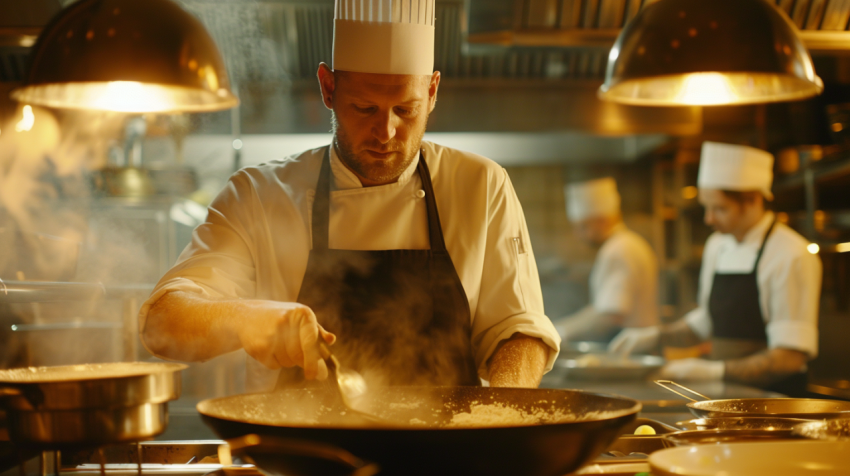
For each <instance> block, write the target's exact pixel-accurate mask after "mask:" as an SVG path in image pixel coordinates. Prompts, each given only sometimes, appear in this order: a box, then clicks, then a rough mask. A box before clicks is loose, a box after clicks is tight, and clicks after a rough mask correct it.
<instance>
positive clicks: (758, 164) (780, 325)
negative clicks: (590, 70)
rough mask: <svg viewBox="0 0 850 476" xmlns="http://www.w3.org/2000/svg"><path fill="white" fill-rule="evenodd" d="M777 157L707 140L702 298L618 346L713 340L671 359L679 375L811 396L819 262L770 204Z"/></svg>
mask: <svg viewBox="0 0 850 476" xmlns="http://www.w3.org/2000/svg"><path fill="white" fill-rule="evenodd" d="M772 181H773V156H772V155H771V154H769V153H767V152H765V151H763V150H759V149H755V148H752V147H746V146H740V145H730V144H721V143H715V142H705V143H704V144H703V147H702V160H701V162H700V168H699V176H698V186H699V200H700V203H701V204H702V205H703V206H704V207H705V222H706V224H708V225H710V226H712V227H713V228H714V229H715V230H716V231H715V233H714V234H712V235H711V236H710V237H709V238H708V241H707V242H706V245H705V251H704V253H703V261H702V269H701V273H700V286H699V297H698V301H699V307H697V308H696V309H694V310H693V311H691V312H690V313H689V314H687V315H686V316H685V317H684V318H683V319H680V320H679V321H677V322H675V323H673V324H671V325H668V326H661V327H659V326H655V327H649V328H646V329H639V330H626V331H623V333H621V334H620V335H618V336H617V337H616V338H615V339H614V340H613V341H612V342H611V346H610V348H611V350H613V351H615V352H623V353H629V352H645V351H649V350H652V349H655V348H657V347H658V346H659V344H660V345H670V346H678V347H686V346H689V345H693V344H696V343H699V342H700V341H703V340H706V339H711V344H712V346H711V347H712V350H711V360H703V359H685V360H678V361H673V362H671V363H669V364H667V365H666V366H665V367H664V368H663V369H662V373H663V375H664V377H666V378H670V379H673V380H722V379H724V380H728V381H734V382H740V383H745V384H750V385H755V386H758V387H761V388H765V389H768V390H774V391H778V392H780V393H785V394H787V395H791V396H801V395H805V392H806V364H807V362H808V361H809V360H810V359H813V358H814V357H815V356H816V355H817V352H818V327H817V316H818V301H819V299H820V285H821V263H820V260H819V259H818V257H817V256H815V255H813V254H811V253H809V252H808V250H807V245H808V242H807V241H806V240H805V239H804V238H803V237H802V236H800V235H799V234H797V233H796V232H795V231H793V230H792V229H790V228H789V227H787V226H785V225H784V224H782V223H779V222H777V220H776V215H775V214H774V213H772V212H770V211H768V210H766V209H765V200H772V199H773V194H772V193H771V191H770V189H771V185H772Z"/></svg>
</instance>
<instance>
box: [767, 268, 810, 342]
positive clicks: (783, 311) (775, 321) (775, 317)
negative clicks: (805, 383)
mask: <svg viewBox="0 0 850 476" xmlns="http://www.w3.org/2000/svg"><path fill="white" fill-rule="evenodd" d="M821 268H822V266H821V262H820V259H819V258H818V257H817V256H815V255H812V254H809V253H806V252H801V253H797V254H796V255H795V256H794V257H792V258H790V259H787V260H783V264H782V266H781V267H780V268H779V269H777V270H776V271H775V274H774V275H773V276H772V279H771V280H770V287H771V289H770V300H769V304H768V305H769V306H770V307H769V312H768V318H769V321H768V323H767V340H768V345H769V347H770V348H771V349H775V348H778V347H782V348H788V349H795V350H800V351H803V352H805V353H806V354H808V356H809V358H815V357H816V356H817V354H818V325H817V322H818V304H819V301H820V290H821V275H822V274H821V273H822V269H821Z"/></svg>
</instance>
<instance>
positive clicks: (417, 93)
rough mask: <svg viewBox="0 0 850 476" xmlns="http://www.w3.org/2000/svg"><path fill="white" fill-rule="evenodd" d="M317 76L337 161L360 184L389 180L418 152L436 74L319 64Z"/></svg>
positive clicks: (436, 82)
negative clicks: (335, 68) (349, 69)
mask: <svg viewBox="0 0 850 476" xmlns="http://www.w3.org/2000/svg"><path fill="white" fill-rule="evenodd" d="M318 76H319V84H320V85H321V87H322V96H323V100H324V102H325V106H327V107H328V108H330V109H331V110H332V111H333V118H332V124H333V133H334V146H335V147H336V151H337V154H338V155H339V158H340V160H341V161H342V162H343V163H344V164H345V165H346V166H347V167H348V168H349V169H351V171H352V172H354V173H355V174H356V175H357V177H358V178H359V179H360V181H361V182H362V183H363V185H364V186H370V185H382V184H387V183H392V182H395V181H396V180H397V179H398V177H399V175H401V173H402V172H404V170H405V169H407V167H408V166H409V165H410V163H411V162H412V161H413V159H414V158H415V157H416V155H417V154H418V153H419V149H420V146H421V144H422V136H423V135H424V134H425V126H426V125H427V123H428V116H429V115H430V114H431V111H432V110H433V109H434V105H435V104H436V100H437V89H438V87H439V85H440V73H439V72H435V73H434V74H433V76H413V75H391V74H370V73H351V72H346V71H335V72H334V71H331V70H330V68H329V67H328V66H327V65H325V64H322V65H320V66H319V73H318Z"/></svg>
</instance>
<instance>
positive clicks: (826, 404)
mask: <svg viewBox="0 0 850 476" xmlns="http://www.w3.org/2000/svg"><path fill="white" fill-rule="evenodd" d="M655 383H656V384H658V385H660V386H662V387H664V388H665V389H667V390H669V391H671V392H673V393H675V394H676V395H679V396H681V397H683V398H686V399H688V400H690V401H691V403H688V405H687V406H688V410H690V411H691V413H692V414H694V415H695V416H697V417H699V418H726V417H742V416H748V417H780V418H802V419H804V420H818V419H824V418H838V417H840V416H850V402H845V401H841V400H819V399H814V398H733V399H724V400H712V399H710V398H708V397H706V396H705V395H703V394H701V393H699V392H696V391H694V390H691V389H689V388H688V387H685V386H684V385H680V384H678V383H675V382H671V381H669V380H656V381H655ZM667 385H674V386H676V387H679V388H680V389H682V390H685V391H686V392H688V393H690V394H692V395H696V396H698V397H700V398H702V399H703V400H702V401H699V400H696V399H693V398H691V397H689V396H687V395H685V394H683V393H681V392H679V391H678V390H675V389H673V388H671V387H668V386H667Z"/></svg>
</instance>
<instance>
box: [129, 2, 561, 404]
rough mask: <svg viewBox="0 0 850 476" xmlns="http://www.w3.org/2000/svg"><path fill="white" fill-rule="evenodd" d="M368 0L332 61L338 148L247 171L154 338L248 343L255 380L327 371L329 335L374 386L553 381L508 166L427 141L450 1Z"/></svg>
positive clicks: (184, 266) (186, 351) (152, 318)
mask: <svg viewBox="0 0 850 476" xmlns="http://www.w3.org/2000/svg"><path fill="white" fill-rule="evenodd" d="M359 4H360V2H358V1H356V0H346V1H340V2H338V3H337V6H338V8H337V10H336V15H335V18H336V19H335V28H334V58H333V67H334V69H333V70H332V69H331V68H330V67H328V66H327V65H325V64H321V65H319V69H318V78H319V83H320V87H321V93H322V97H323V100H324V103H325V106H326V107H328V108H329V109H331V110H332V112H333V132H334V134H333V143H332V146H331V147H324V148H320V149H316V150H310V151H306V152H304V153H302V154H300V155H297V156H294V157H289V158H287V159H284V160H280V161H272V162H269V163H267V164H263V165H260V166H257V167H247V168H244V169H242V170H240V171H238V172H237V173H236V174H234V175H233V176H232V177H231V179H230V181H229V182H228V184H227V185H226V187H225V188H224V190H223V191H222V192H221V193H220V195H219V196H218V197H217V198H216V199H215V201H214V202H213V203H212V205H211V206H210V209H209V215H208V218H207V221H206V223H204V224H203V225H201V226H199V227H198V228H197V229H196V230H195V233H194V236H193V240H192V242H191V244H190V245H189V246H188V247H187V248H186V249H185V250H184V252H183V253H182V254H181V256H180V258H179V259H178V262H177V264H176V265H175V266H174V267H173V268H172V269H171V270H170V271H169V272H168V273H167V274H166V275H165V276H164V277H163V278H162V279H161V281H160V282H159V283H158V285H157V286H156V288H155V290H154V292H153V294H152V295H151V297H150V298H149V300H148V301H147V302H146V303H145V304H144V305H143V306H142V309H141V311H140V326H141V329H142V335H143V340H144V342H145V345H146V346H147V347H148V348H149V350H151V351H152V352H153V353H155V354H157V355H161V356H163V357H165V358H170V359H178V360H188V361H198V360H206V359H210V358H212V357H215V356H217V355H220V354H223V353H226V352H230V351H234V350H237V349H240V348H243V349H245V351H246V352H247V353H248V355H249V356H250V357H251V358H250V359H249V373H248V374H249V389H250V390H254V391H256V390H268V389H271V388H273V387H274V386H275V384H276V383H279V384H280V383H282V384H287V385H288V384H292V383H293V382H295V381H297V380H298V379H299V377H301V376H299V375H297V372H290V371H289V370H290V369H285V370H287V371H285V372H280V370H279V369H280V368H282V367H284V368H287V367H293V366H299V367H303V377H306V378H307V379H312V378H315V377H319V378H323V377H324V376H325V375H326V372H327V369H326V367H325V366H324V362H322V361H321V359H319V357H318V353H317V346H316V340H317V339H319V338H323V339H324V340H326V341H327V342H333V341H334V340H335V339H336V338H337V337H338V342H337V344H336V345H335V346H334V352H335V354H337V355H338V356H339V358H340V359H341V360H343V361H344V362H345V363H346V365H349V366H351V367H353V368H355V369H357V370H360V371H361V372H363V373H364V376H365V377H366V378H367V380H372V381H373V382H374V381H378V382H381V383H386V384H439V385H459V384H465V385H476V384H479V383H480V381H479V377H480V378H483V379H489V381H490V383H491V384H492V385H496V386H526V387H534V386H537V385H538V384H539V381H540V378H541V376H542V375H543V373H544V371H545V370H546V369H549V368H551V366H552V363H553V361H554V359H555V356H556V355H557V353H558V346H559V338H558V335H557V332H556V331H555V329H554V328H553V326H552V324H551V322H550V321H549V319H548V318H547V317H546V316H545V315H544V313H543V301H542V295H541V291H540V284H539V279H538V275H537V268H536V264H535V261H534V256H533V254H532V250H531V244H530V242H529V239H528V231H527V229H526V224H525V219H524V217H523V214H522V210H521V208H520V204H519V202H518V200H517V197H516V195H515V193H514V190H513V187H512V186H511V182H510V180H509V178H508V176H507V173H506V171H505V170H504V169H503V168H502V167H500V166H498V165H497V164H495V163H494V162H492V161H490V160H488V159H486V158H484V157H480V156H477V155H474V154H470V153H466V152H461V151H457V150H453V149H449V148H446V147H442V146H440V145H437V144H433V143H430V142H423V141H422V137H423V134H424V132H425V127H426V123H427V120H428V115H429V114H430V113H431V111H432V110H433V109H434V107H435V104H436V100H437V91H438V88H439V85H440V73H439V72H435V71H434V70H433V65H434V51H433V49H434V26H433V25H434V17H433V15H434V0H418V1H417V0H415V1H413V2H411V3H410V6H411V7H412V10H411V11H409V12H408V13H409V14H404V15H401V14H398V13H399V12H396V14H392V13H391V12H384V13H385V14H382V15H379V16H380V18H379V21H368V20H369V18H368V17H367V16H365V14H364V12H363V11H360V13H357V12H358V10H357V7H358V5H359ZM373 20H374V18H373ZM314 311H315V313H314ZM259 364H262V365H259ZM279 381H280V382H279Z"/></svg>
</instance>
